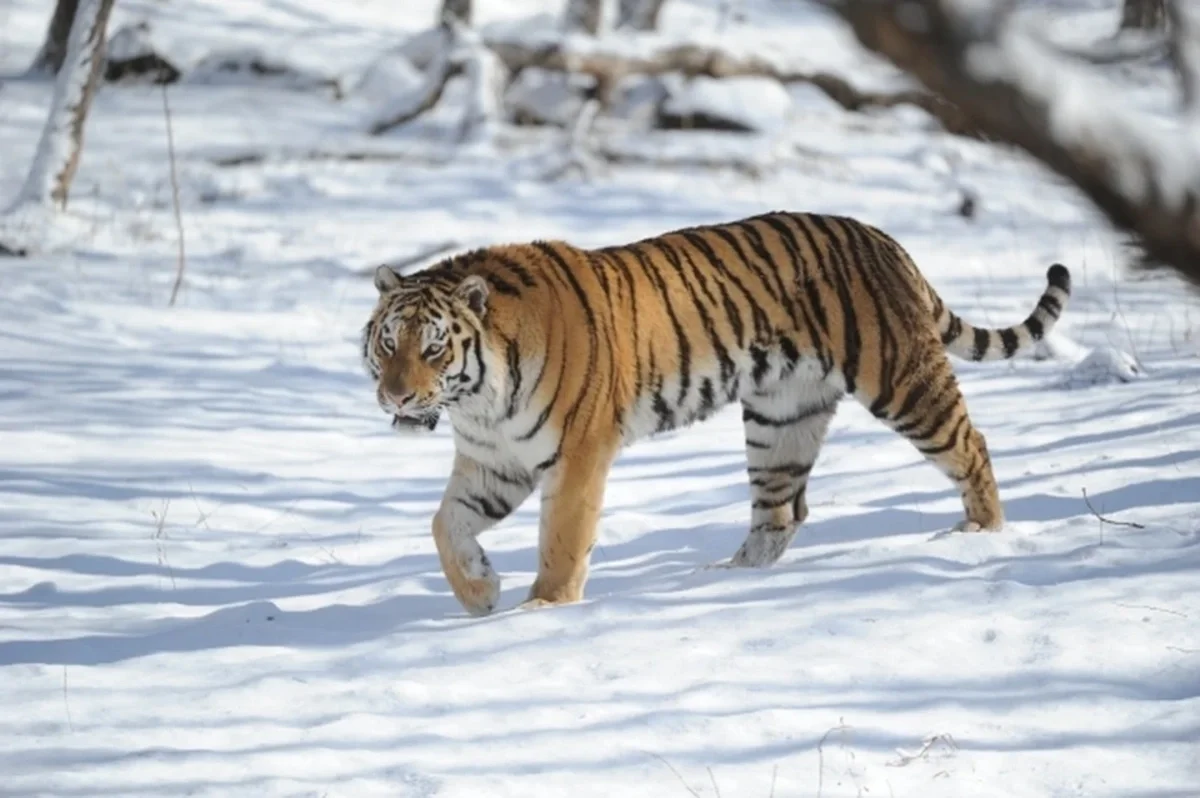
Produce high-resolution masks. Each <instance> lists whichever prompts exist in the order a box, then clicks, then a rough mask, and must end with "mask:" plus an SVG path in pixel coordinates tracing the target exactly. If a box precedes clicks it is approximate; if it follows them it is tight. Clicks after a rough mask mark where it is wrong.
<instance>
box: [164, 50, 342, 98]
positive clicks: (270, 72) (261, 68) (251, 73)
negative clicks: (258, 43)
mask: <svg viewBox="0 0 1200 798" xmlns="http://www.w3.org/2000/svg"><path fill="white" fill-rule="evenodd" d="M184 81H185V82H187V83H195V84H203V85H208V86H244V85H248V84H263V83H267V84H269V85H271V86H272V87H273V88H277V89H290V90H293V91H311V90H313V89H333V90H334V93H335V94H339V95H340V90H339V89H338V82H337V80H335V79H334V78H332V77H329V76H327V75H319V74H316V73H313V72H309V71H307V70H303V69H300V68H298V67H295V66H292V65H291V64H288V63H285V62H284V61H283V60H281V59H279V58H276V57H273V56H270V55H267V54H266V53H265V52H264V51H262V50H260V49H259V48H257V47H239V48H230V49H225V50H217V51H215V52H212V53H210V54H209V55H207V56H205V57H204V58H202V59H200V61H199V62H197V64H196V66H195V67H194V68H193V69H192V70H191V71H190V72H188V74H187V75H186V77H185V78H184Z"/></svg>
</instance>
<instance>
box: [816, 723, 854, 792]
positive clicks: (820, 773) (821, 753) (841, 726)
mask: <svg viewBox="0 0 1200 798" xmlns="http://www.w3.org/2000/svg"><path fill="white" fill-rule="evenodd" d="M849 728H850V727H849V726H847V725H846V724H845V723H843V722H842V720H841V718H838V725H836V726H834V727H832V728H830V729H828V730H827V731H826V732H825V733H824V734H822V735H821V739H820V740H819V741H818V742H817V798H821V793H822V792H823V791H824V790H825V741H826V740H828V739H829V735H831V734H833V733H834V732H835V731H846V730H847V729H849Z"/></svg>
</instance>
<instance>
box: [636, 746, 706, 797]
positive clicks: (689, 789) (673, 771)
mask: <svg viewBox="0 0 1200 798" xmlns="http://www.w3.org/2000/svg"><path fill="white" fill-rule="evenodd" d="M644 753H647V754H649V755H650V756H652V757H654V758H655V759H657V760H658V761H659V762H662V763H663V764H664V765H666V766H667V767H668V768H670V770H671V772H672V773H674V774H675V778H677V779H679V783H680V784H682V785H683V788H684V789H685V790H687V791H688V792H690V793H691V794H692V796H693V798H700V793H698V792H696V791H695V790H694V789H692V787H691V786H690V785H689V784H688V783H687V782H686V781H684V780H683V776H681V775H680V774H679V771H678V770H676V769H675V766H674V765H672V764H671V763H670V762H668V761H667V760H665V759H663V758H662V757H661V756H659V755H658V754H656V753H654V752H653V751H645V752H644Z"/></svg>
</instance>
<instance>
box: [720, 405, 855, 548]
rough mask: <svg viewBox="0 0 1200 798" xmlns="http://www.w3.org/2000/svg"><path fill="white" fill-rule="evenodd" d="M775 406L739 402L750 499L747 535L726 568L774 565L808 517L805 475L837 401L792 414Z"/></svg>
mask: <svg viewBox="0 0 1200 798" xmlns="http://www.w3.org/2000/svg"><path fill="white" fill-rule="evenodd" d="M772 404H774V405H776V406H778V402H771V403H766V404H762V403H757V404H756V403H755V402H754V400H753V398H751V399H747V400H746V401H744V402H743V405H744V407H743V412H742V416H743V419H744V422H745V427H746V462H747V471H748V472H749V476H750V494H751V497H752V500H753V504H752V508H751V519H750V533H749V534H748V535H747V536H746V540H745V541H744V542H743V543H742V545H741V547H740V548H739V549H738V550H737V553H735V554H734V555H733V558H732V559H731V560H730V564H731V565H733V566H737V567H759V568H761V567H765V566H768V565H772V564H773V563H775V562H776V561H777V560H778V559H779V558H780V557H781V556H783V553H784V552H785V551H786V550H787V547H788V546H789V545H790V544H791V542H792V539H793V538H794V537H795V536H796V531H797V530H798V529H799V527H800V525H801V524H802V523H804V519H805V518H807V517H808V502H807V501H806V499H805V494H806V493H807V490H808V477H809V474H810V473H811V472H812V467H813V464H814V463H815V462H816V459H817V455H818V454H819V453H820V450H821V444H822V443H823V442H824V440H825V434H826V432H827V431H828V430H829V423H830V421H831V420H832V419H833V415H834V412H835V411H836V408H837V397H832V398H826V399H823V400H820V401H819V402H818V403H817V404H815V405H814V404H808V405H807V406H806V407H804V408H803V409H801V410H799V411H793V412H792V413H791V414H787V415H784V414H778V411H777V409H776V412H775V413H773V412H772V407H771V405H772Z"/></svg>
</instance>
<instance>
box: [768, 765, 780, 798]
mask: <svg viewBox="0 0 1200 798" xmlns="http://www.w3.org/2000/svg"><path fill="white" fill-rule="evenodd" d="M778 775H779V765H776V766H775V767H773V768H771V795H770V796H769V798H775V778H776V777H777V776H778Z"/></svg>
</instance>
